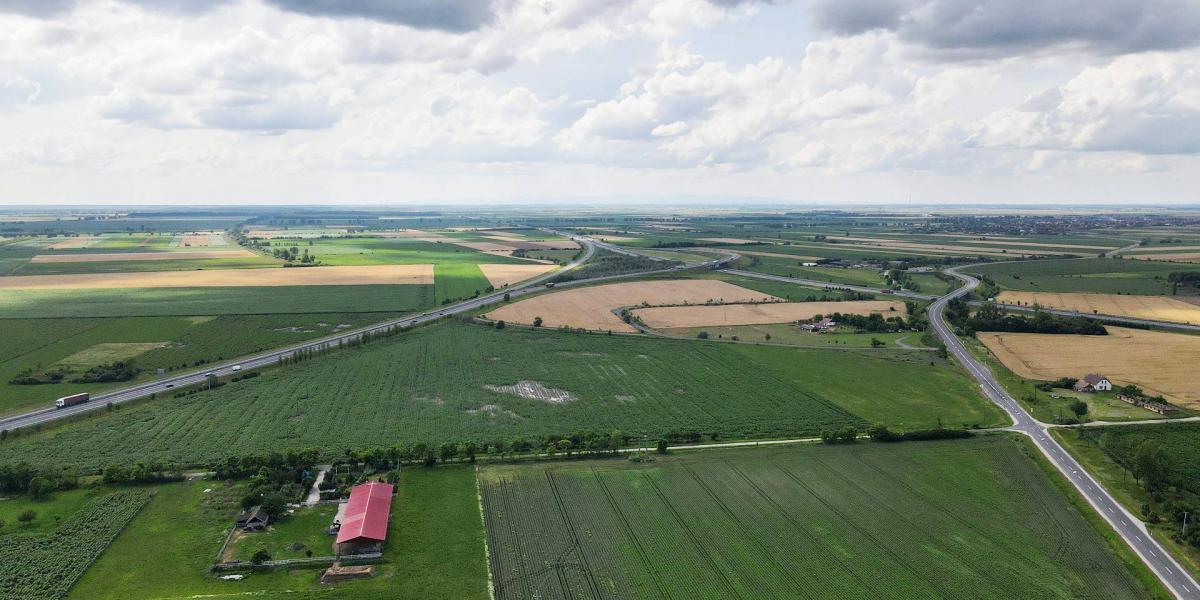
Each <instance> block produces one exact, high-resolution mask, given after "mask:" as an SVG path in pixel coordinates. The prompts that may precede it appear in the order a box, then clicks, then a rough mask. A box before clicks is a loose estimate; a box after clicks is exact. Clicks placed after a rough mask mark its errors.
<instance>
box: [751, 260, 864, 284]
mask: <svg viewBox="0 0 1200 600" xmlns="http://www.w3.org/2000/svg"><path fill="white" fill-rule="evenodd" d="M799 262H802V261H800V260H792V259H790V258H778V257H774V256H753V257H742V258H741V259H739V260H738V261H737V262H736V263H734V267H736V268H739V269H745V270H747V271H757V272H759V273H768V274H770V275H780V276H782V277H796V278H798V279H815V280H817V281H828V282H830V283H834V284H838V283H844V284H848V285H865V286H870V287H878V288H882V287H884V280H883V274H882V273H881V272H880V271H878V270H876V269H874V268H862V269H842V268H836V267H802V266H800V265H799V264H798V263H799Z"/></svg>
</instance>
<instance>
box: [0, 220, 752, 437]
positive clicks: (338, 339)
mask: <svg viewBox="0 0 1200 600" xmlns="http://www.w3.org/2000/svg"><path fill="white" fill-rule="evenodd" d="M554 233H557V234H559V235H563V236H566V237H570V238H572V239H574V240H575V241H577V242H579V243H580V244H582V245H583V246H584V249H585V251H584V253H583V255H582V256H580V257H579V258H578V259H576V260H575V261H573V262H571V263H570V264H568V265H566V266H564V267H563V268H562V269H559V270H557V271H552V272H550V273H547V274H545V275H541V276H538V277H534V278H533V279H529V280H526V281H523V282H521V283H518V284H514V285H510V286H508V287H506V288H502V289H500V290H497V291H495V292H492V293H490V294H486V295H483V296H480V297H478V298H473V299H470V300H466V301H463V302H460V303H458V304H452V305H448V306H444V307H442V308H438V309H434V310H429V311H426V312H422V313H418V314H414V315H410V316H407V317H403V318H400V319H394V320H391V321H384V322H381V323H376V324H374V325H370V326H368V327H362V328H359V329H352V330H347V331H344V332H341V333H339V334H337V335H333V336H329V337H324V338H320V339H316V340H310V341H307V342H302V343H299V344H294V345H291V346H286V347H283V348H277V349H274V350H268V351H266V352H261V353H258V354H252V355H249V356H245V357H242V358H240V359H235V360H229V361H225V362H222V363H214V364H211V365H207V368H205V369H203V370H200V371H194V372H189V373H185V374H180V375H173V376H168V377H163V378H161V379H156V380H154V381H147V382H145V383H139V384H137V385H133V386H130V387H126V388H121V389H117V390H112V391H108V392H104V393H100V394H94V395H92V398H91V401H89V402H85V403H83V404H77V405H75V406H69V407H65V408H54V407H53V406H52V405H51V406H48V407H46V408H41V409H37V410H33V411H30V412H26V413H21V414H17V415H11V416H8V417H3V418H0V430H3V429H9V430H14V429H20V428H22V427H30V426H32V425H38V424H43V423H49V422H51V421H57V420H59V419H63V418H66V417H70V416H73V415H78V414H81V413H87V412H92V411H96V410H101V409H104V408H105V407H106V406H107V405H108V404H110V403H111V404H114V405H115V404H122V403H125V402H131V401H133V400H138V399H141V398H145V397H147V396H150V395H151V394H159V395H163V396H166V395H169V394H172V393H174V392H175V390H177V389H178V388H183V387H187V386H189V385H195V384H198V383H203V382H204V380H205V379H206V378H207V377H208V375H209V374H210V373H211V374H213V375H216V376H218V377H230V376H233V375H236V374H238V373H239V372H246V371H252V370H254V369H255V368H258V367H266V366H271V365H275V364H278V362H279V360H280V359H284V358H290V357H292V356H294V355H295V354H297V353H299V352H304V351H309V350H322V349H326V348H332V347H336V346H337V345H338V344H339V343H350V342H353V341H355V340H357V339H359V338H361V337H362V335H363V334H368V333H383V332H386V331H389V330H391V329H395V328H401V327H412V326H415V325H420V324H423V323H428V322H430V321H436V320H438V319H443V318H446V317H448V316H451V315H455V314H459V313H464V312H468V311H472V310H475V309H477V308H480V307H483V306H487V305H489V304H494V303H496V302H499V301H501V300H502V299H503V298H504V294H509V296H510V297H512V298H516V297H519V296H523V295H526V294H529V293H533V292H536V291H541V290H544V289H545V288H544V287H542V284H543V283H545V282H546V280H548V279H551V278H553V277H555V276H557V275H560V274H562V273H563V272H565V271H568V270H571V269H575V268H577V267H579V266H580V265H581V264H583V263H584V262H586V261H587V260H588V259H590V258H591V257H592V256H593V255H594V254H595V252H596V250H597V249H604V250H609V251H611V252H616V253H618V254H623V255H626V256H639V255H637V254H635V253H633V252H629V251H627V250H624V249H621V248H618V247H616V246H613V245H611V244H607V243H604V242H600V241H596V240H592V239H591V238H588V237H586V236H579V235H574V234H571V233H566V232H560V231H554ZM737 258H738V255H737V254H728V255H726V256H722V257H718V258H714V259H713V260H711V261H708V262H705V263H700V264H691V265H679V266H673V267H669V268H664V269H661V270H657V271H646V272H641V273H627V274H621V275H609V276H605V277H593V278H589V279H580V280H576V281H568V282H563V283H558V284H556V287H570V286H576V285H583V284H592V283H598V282H602V281H607V280H610V279H621V278H627V277H634V276H639V275H648V274H652V273H662V272H673V271H683V270H688V269H695V268H718V267H720V266H723V265H725V264H727V263H729V262H731V261H733V260H737ZM655 260H659V259H655ZM235 365H236V366H239V367H240V368H239V370H238V371H234V370H233V367H234V366H235Z"/></svg>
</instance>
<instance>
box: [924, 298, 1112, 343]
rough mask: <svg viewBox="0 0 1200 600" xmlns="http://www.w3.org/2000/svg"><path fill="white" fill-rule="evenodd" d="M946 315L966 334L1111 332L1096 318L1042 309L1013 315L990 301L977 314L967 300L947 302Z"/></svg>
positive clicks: (1099, 333) (1092, 333)
mask: <svg viewBox="0 0 1200 600" xmlns="http://www.w3.org/2000/svg"><path fill="white" fill-rule="evenodd" d="M946 316H947V317H948V318H949V319H950V322H951V323H953V324H954V326H955V327H957V328H958V329H959V333H960V334H961V335H966V336H970V335H973V334H974V333H975V332H976V331H1007V332H1013V333H1073V334H1081V335H1108V331H1106V330H1105V329H1104V325H1103V324H1102V323H1100V321H1097V320H1095V319H1088V318H1086V317H1061V316H1058V315H1052V314H1050V313H1048V312H1044V311H1040V310H1039V311H1037V312H1035V313H1033V315H1031V316H1024V315H1012V314H1007V313H1005V312H1004V311H1003V310H1002V309H1001V308H1000V307H998V306H996V305H995V304H992V303H990V302H988V303H985V304H984V305H982V306H980V307H979V310H977V311H975V314H971V311H970V307H969V306H968V305H967V303H966V302H963V301H962V300H959V299H955V300H952V301H951V302H950V303H949V304H947V305H946Z"/></svg>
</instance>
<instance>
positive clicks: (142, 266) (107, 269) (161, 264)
mask: <svg viewBox="0 0 1200 600" xmlns="http://www.w3.org/2000/svg"><path fill="white" fill-rule="evenodd" d="M282 262H283V261H280V260H277V259H274V258H271V257H268V256H245V257H237V258H179V259H173V260H116V261H104V262H61V263H51V262H46V263H32V262H31V263H26V264H24V265H21V266H20V267H19V268H18V269H17V270H16V271H15V272H13V273H10V275H68V274H73V273H134V272H148V271H195V270H199V269H255V268H264V267H278V266H280V265H281V264H282Z"/></svg>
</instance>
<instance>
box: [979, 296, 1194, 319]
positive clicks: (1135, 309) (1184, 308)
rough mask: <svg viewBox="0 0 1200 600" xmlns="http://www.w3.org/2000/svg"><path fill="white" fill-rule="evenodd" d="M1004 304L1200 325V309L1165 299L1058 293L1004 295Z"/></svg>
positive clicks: (1001, 297)
mask: <svg viewBox="0 0 1200 600" xmlns="http://www.w3.org/2000/svg"><path fill="white" fill-rule="evenodd" d="M996 301H997V302H1000V303H1004V304H1020V305H1024V306H1034V305H1036V306H1041V307H1043V308H1059V309H1065V310H1072V311H1076V312H1081V313H1096V314H1101V315H1116V316H1122V317H1135V318H1138V319H1150V320H1155V321H1173V322H1176V323H1200V306H1198V305H1196V304H1192V303H1189V302H1184V301H1182V300H1176V299H1174V298H1168V297H1163V296H1127V295H1120V294H1077V293H1059V292H1002V293H1001V294H1000V295H999V296H997V297H996Z"/></svg>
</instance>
